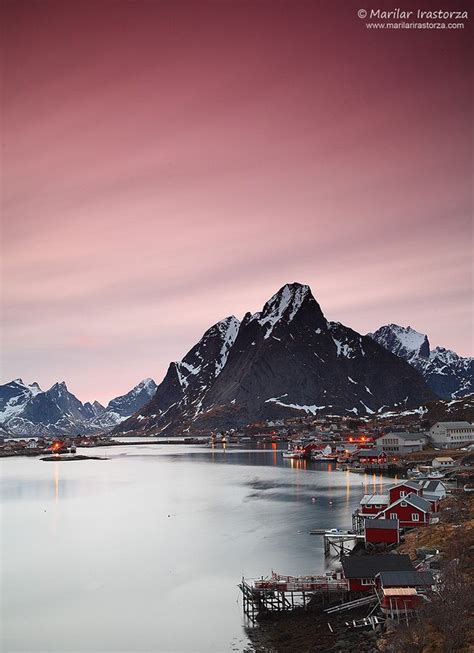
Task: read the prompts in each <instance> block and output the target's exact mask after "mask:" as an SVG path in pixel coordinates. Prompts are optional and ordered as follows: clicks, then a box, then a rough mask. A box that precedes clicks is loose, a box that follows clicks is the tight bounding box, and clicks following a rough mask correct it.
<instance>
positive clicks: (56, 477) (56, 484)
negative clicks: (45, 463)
mask: <svg viewBox="0 0 474 653" xmlns="http://www.w3.org/2000/svg"><path fill="white" fill-rule="evenodd" d="M60 464H61V463H53V465H54V499H55V501H56V503H57V502H58V500H59V465H60Z"/></svg>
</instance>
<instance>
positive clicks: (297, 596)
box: [239, 573, 349, 621]
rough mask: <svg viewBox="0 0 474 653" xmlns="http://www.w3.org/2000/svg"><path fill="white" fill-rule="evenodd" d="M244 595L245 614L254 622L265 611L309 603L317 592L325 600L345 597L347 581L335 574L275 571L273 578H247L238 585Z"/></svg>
mask: <svg viewBox="0 0 474 653" xmlns="http://www.w3.org/2000/svg"><path fill="white" fill-rule="evenodd" d="M239 589H240V590H241V592H242V595H243V609H244V614H245V615H246V616H247V617H248V618H249V619H251V620H252V621H255V619H256V617H257V615H258V614H259V613H262V612H281V611H283V610H293V609H294V608H295V607H303V608H304V609H306V606H307V604H308V602H309V600H310V599H311V597H312V596H313V595H314V594H319V595H320V596H321V597H322V599H323V603H324V602H325V601H327V600H329V597H330V596H332V597H334V596H338V597H346V596H347V593H348V591H349V585H348V582H347V580H345V579H340V578H335V577H334V576H329V575H327V576H282V575H281V574H275V573H272V575H271V577H270V578H260V579H245V578H242V581H241V582H240V584H239Z"/></svg>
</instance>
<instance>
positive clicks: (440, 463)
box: [431, 456, 454, 469]
mask: <svg viewBox="0 0 474 653" xmlns="http://www.w3.org/2000/svg"><path fill="white" fill-rule="evenodd" d="M431 465H432V466H433V467H435V468H437V469H439V468H440V467H442V468H444V469H445V468H447V467H454V459H453V458H451V457H450V456H440V457H439V458H434V459H433V462H432V463H431Z"/></svg>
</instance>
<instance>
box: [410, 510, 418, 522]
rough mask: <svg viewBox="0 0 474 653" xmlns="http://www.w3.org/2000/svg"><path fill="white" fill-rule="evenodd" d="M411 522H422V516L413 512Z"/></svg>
mask: <svg viewBox="0 0 474 653" xmlns="http://www.w3.org/2000/svg"><path fill="white" fill-rule="evenodd" d="M411 520H412V521H420V515H419V514H418V513H417V512H412V513H411Z"/></svg>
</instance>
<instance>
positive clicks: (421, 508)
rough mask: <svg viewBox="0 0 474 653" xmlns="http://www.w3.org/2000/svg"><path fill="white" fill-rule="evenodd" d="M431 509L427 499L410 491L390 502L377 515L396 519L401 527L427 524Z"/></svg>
mask: <svg viewBox="0 0 474 653" xmlns="http://www.w3.org/2000/svg"><path fill="white" fill-rule="evenodd" d="M432 511H433V507H432V505H431V503H430V502H429V501H427V500H426V499H423V497H420V496H418V495H417V494H413V493H412V494H409V495H408V496H405V497H400V498H399V499H398V501H395V502H394V503H392V504H390V505H389V506H388V507H387V508H385V509H384V510H382V511H381V512H380V513H379V515H378V517H379V518H384V517H385V519H398V520H399V522H400V526H401V527H402V528H403V527H407V526H408V527H417V526H428V525H429V523H430V515H431V513H432Z"/></svg>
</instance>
